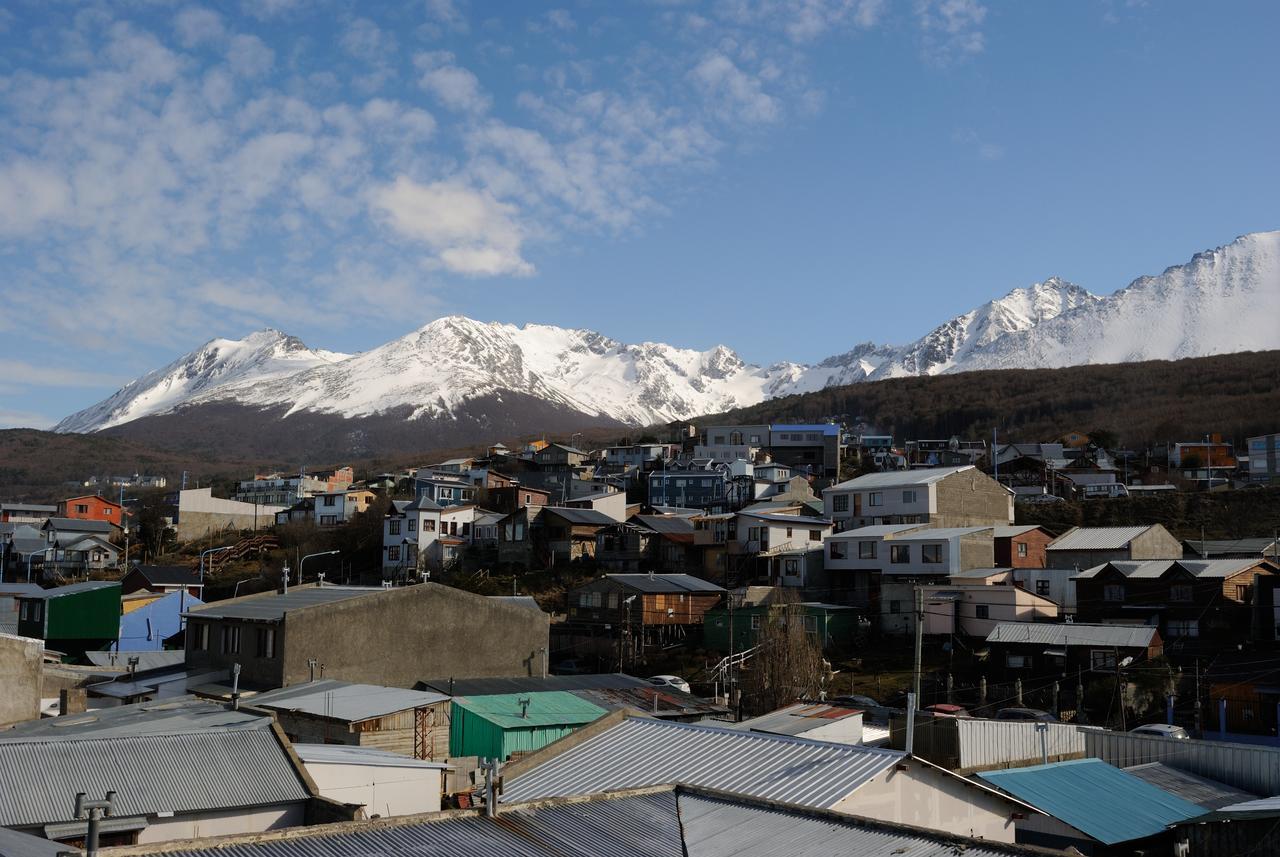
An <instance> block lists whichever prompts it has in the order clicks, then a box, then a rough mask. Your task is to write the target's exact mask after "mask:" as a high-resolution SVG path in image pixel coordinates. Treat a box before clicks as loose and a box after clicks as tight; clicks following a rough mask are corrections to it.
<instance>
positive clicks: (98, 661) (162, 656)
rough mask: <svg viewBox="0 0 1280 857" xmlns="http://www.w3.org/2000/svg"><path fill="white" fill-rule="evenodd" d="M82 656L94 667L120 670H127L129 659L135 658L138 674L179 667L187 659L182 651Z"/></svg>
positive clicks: (96, 653) (87, 653) (101, 653)
mask: <svg viewBox="0 0 1280 857" xmlns="http://www.w3.org/2000/svg"><path fill="white" fill-rule="evenodd" d="M84 656H85V657H86V658H88V659H89V663H91V664H93V665H94V666H95V667H116V668H118V669H122V670H123V669H128V667H129V659H130V658H137V659H138V667H137V670H138V672H140V673H143V672H147V671H148V670H158V669H164V668H166V667H175V666H181V665H182V664H183V663H184V662H185V661H186V659H187V653H186V652H185V651H182V650H176V651H161V652H127V651H126V652H85V653H84Z"/></svg>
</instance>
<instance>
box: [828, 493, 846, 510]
mask: <svg viewBox="0 0 1280 857" xmlns="http://www.w3.org/2000/svg"><path fill="white" fill-rule="evenodd" d="M831 509H832V511H835V512H847V511H849V495H848V494H837V495H835V496H834V497H832V498H831Z"/></svg>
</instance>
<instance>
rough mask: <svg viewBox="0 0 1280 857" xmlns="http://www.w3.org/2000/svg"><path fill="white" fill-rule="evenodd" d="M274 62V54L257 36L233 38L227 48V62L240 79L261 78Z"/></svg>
mask: <svg viewBox="0 0 1280 857" xmlns="http://www.w3.org/2000/svg"><path fill="white" fill-rule="evenodd" d="M275 61H276V55H275V52H274V51H273V50H271V48H269V47H267V45H266V43H265V42H263V41H262V39H260V38H258V37H257V36H249V35H244V34H241V35H238V36H235V37H234V38H232V40H231V46H230V47H229V48H227V62H228V63H229V64H230V66H231V70H232V71H234V72H235V73H236V74H238V75H240V76H241V77H261V76H262V75H264V74H266V73H267V72H269V71H271V66H272V65H273V64H274V63H275Z"/></svg>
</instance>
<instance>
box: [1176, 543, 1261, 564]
mask: <svg viewBox="0 0 1280 857" xmlns="http://www.w3.org/2000/svg"><path fill="white" fill-rule="evenodd" d="M1182 555H1183V556H1185V557H1187V558H1188V559H1249V558H1257V559H1271V560H1275V561H1276V562H1280V539H1276V538H1274V537H1269V538H1268V537H1264V538H1253V539H1204V540H1201V539H1185V540H1183V542H1182Z"/></svg>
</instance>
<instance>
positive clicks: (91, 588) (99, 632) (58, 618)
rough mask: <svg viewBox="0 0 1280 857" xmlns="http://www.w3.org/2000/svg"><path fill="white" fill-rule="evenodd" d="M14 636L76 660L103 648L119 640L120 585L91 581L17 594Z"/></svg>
mask: <svg viewBox="0 0 1280 857" xmlns="http://www.w3.org/2000/svg"><path fill="white" fill-rule="evenodd" d="M17 601H18V635H19V636H22V637H33V638H35V639H37V640H44V644H45V648H47V649H53V650H54V651H58V652H63V653H65V654H67V655H69V656H74V657H78V656H81V655H83V654H84V653H85V652H86V651H98V650H100V649H107V648H110V647H111V646H112V644H114V643H115V642H116V640H118V639H119V637H120V584H119V583H118V582H116V581H108V580H91V581H87V582H85V583H73V584H71V585H70V586H59V587H57V588H56V589H45V590H41V591H40V592H34V593H30V594H25V593H24V594H23V595H20V596H19V597H18V599H17Z"/></svg>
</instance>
